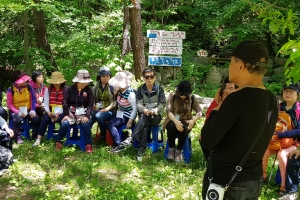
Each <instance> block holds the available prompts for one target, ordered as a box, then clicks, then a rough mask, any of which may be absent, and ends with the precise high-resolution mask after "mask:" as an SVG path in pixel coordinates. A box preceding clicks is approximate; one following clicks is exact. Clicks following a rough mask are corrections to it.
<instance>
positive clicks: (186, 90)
mask: <svg viewBox="0 0 300 200" xmlns="http://www.w3.org/2000/svg"><path fill="white" fill-rule="evenodd" d="M192 110H194V111H195V112H196V114H195V115H194V116H192ZM166 111H167V117H166V119H165V121H164V124H163V128H166V129H167V135H168V140H169V152H168V159H169V160H175V162H180V161H182V149H183V144H184V141H185V140H186V137H187V135H188V133H189V132H190V131H191V130H192V128H193V127H194V125H195V122H196V121H197V120H198V119H199V118H200V116H201V108H200V106H199V103H198V101H197V99H196V98H195V97H194V95H192V87H191V84H190V82H188V81H181V82H180V83H179V85H178V86H177V90H176V92H175V93H170V95H169V97H168V103H167V107H166ZM176 137H178V144H177V147H176V146H175V139H176Z"/></svg>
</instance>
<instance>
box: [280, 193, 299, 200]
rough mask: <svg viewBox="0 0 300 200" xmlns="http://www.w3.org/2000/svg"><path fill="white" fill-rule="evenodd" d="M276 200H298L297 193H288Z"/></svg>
mask: <svg viewBox="0 0 300 200" xmlns="http://www.w3.org/2000/svg"><path fill="white" fill-rule="evenodd" d="M278 200H298V192H293V193H288V194H286V195H284V196H283V197H280V198H279V199H278Z"/></svg>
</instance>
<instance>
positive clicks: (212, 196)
mask: <svg viewBox="0 0 300 200" xmlns="http://www.w3.org/2000/svg"><path fill="white" fill-rule="evenodd" d="M207 197H208V199H209V200H218V199H219V193H218V192H217V190H214V189H211V190H209V191H208V192H207Z"/></svg>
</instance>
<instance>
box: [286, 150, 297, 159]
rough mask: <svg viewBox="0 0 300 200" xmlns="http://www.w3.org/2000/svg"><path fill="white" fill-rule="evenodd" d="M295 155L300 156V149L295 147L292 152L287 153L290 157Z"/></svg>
mask: <svg viewBox="0 0 300 200" xmlns="http://www.w3.org/2000/svg"><path fill="white" fill-rule="evenodd" d="M293 155H295V159H297V158H298V157H299V156H300V151H299V150H298V149H295V150H293V151H291V152H290V153H288V154H287V155H286V157H287V158H289V159H292V156H293Z"/></svg>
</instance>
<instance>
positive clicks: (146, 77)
mask: <svg viewBox="0 0 300 200" xmlns="http://www.w3.org/2000/svg"><path fill="white" fill-rule="evenodd" d="M144 78H145V79H149V78H150V79H154V76H153V75H151V76H144Z"/></svg>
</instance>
